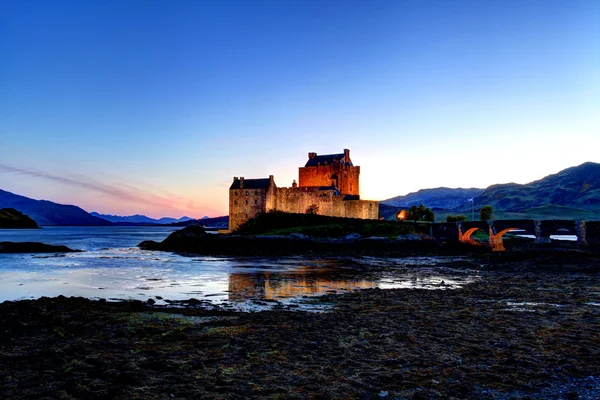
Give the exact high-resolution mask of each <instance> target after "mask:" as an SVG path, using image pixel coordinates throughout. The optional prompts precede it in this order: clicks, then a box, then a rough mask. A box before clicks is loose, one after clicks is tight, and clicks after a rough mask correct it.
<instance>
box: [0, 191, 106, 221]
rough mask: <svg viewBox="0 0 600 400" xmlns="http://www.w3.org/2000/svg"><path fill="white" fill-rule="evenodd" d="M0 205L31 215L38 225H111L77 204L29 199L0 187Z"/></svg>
mask: <svg viewBox="0 0 600 400" xmlns="http://www.w3.org/2000/svg"><path fill="white" fill-rule="evenodd" d="M0 207H2V208H14V209H16V210H19V211H20V212H22V213H24V214H27V215H28V216H29V217H31V219H33V220H34V221H35V222H37V223H38V225H70V226H78V225H82V226H83V225H88V226H95V225H98V226H103V225H112V224H111V223H110V222H109V221H106V220H104V219H102V218H97V217H94V216H92V215H90V214H88V213H87V212H85V211H84V210H82V209H81V208H79V207H77V206H71V205H64V204H58V203H53V202H51V201H48V200H35V199H30V198H29V197H25V196H20V195H18V194H14V193H10V192H7V191H5V190H1V189H0Z"/></svg>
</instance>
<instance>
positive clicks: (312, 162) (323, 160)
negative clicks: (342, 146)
mask: <svg viewBox="0 0 600 400" xmlns="http://www.w3.org/2000/svg"><path fill="white" fill-rule="evenodd" d="M345 156H346V155H345V154H344V153H340V154H323V155H314V156H313V157H312V158H309V159H308V161H307V162H306V165H305V167H316V166H318V165H325V164H333V163H334V162H341V163H344V164H347V165H349V166H351V167H353V165H352V161H350V162H346V160H345V159H344V157H345Z"/></svg>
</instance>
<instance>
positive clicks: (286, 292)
mask: <svg viewBox="0 0 600 400" xmlns="http://www.w3.org/2000/svg"><path fill="white" fill-rule="evenodd" d="M376 286H377V284H376V282H374V281H368V280H364V279H363V280H348V279H336V278H335V277H333V276H331V275H329V274H324V275H320V274H315V270H314V269H306V270H302V269H301V270H295V271H293V272H261V273H243V274H239V273H238V274H231V275H230V276H229V301H242V300H247V299H266V300H275V299H277V300H282V299H288V298H294V297H301V296H316V295H322V294H325V293H327V292H328V291H349V290H354V289H368V288H374V287H376Z"/></svg>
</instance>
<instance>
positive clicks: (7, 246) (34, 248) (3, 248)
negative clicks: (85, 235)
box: [0, 242, 81, 253]
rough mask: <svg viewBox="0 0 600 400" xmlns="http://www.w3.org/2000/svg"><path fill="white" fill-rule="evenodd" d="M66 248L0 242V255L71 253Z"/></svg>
mask: <svg viewBox="0 0 600 400" xmlns="http://www.w3.org/2000/svg"><path fill="white" fill-rule="evenodd" d="M79 251H81V250H73V249H70V248H68V247H67V246H52V245H49V244H44V243H39V242H0V253H73V252H79Z"/></svg>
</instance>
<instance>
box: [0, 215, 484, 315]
mask: <svg viewBox="0 0 600 400" xmlns="http://www.w3.org/2000/svg"><path fill="white" fill-rule="evenodd" d="M176 229H179V228H176V227H160V226H152V227H44V228H43V229H26V230H8V229H4V230H3V229H0V242H2V241H13V242H26V241H31V242H42V243H47V244H52V245H66V246H68V247H70V248H72V249H77V250H83V252H79V253H66V254H58V253H57V254H52V253H50V254H0V302H1V301H5V300H22V299H34V298H39V297H42V296H48V297H52V296H58V295H64V296H67V297H69V296H83V297H87V298H92V299H99V298H105V299H108V300H124V299H136V300H142V301H147V300H148V299H150V298H152V299H153V300H154V301H156V302H157V303H158V304H161V303H165V302H169V301H176V300H187V299H190V298H194V299H198V300H201V301H204V302H206V303H208V304H220V305H224V306H227V307H232V308H236V309H256V308H257V305H259V307H258V308H260V305H265V306H269V307H270V306H272V305H273V304H279V305H282V304H283V305H287V306H294V307H295V306H297V304H296V303H302V302H303V299H306V298H307V297H308V298H310V297H312V296H318V295H322V294H325V293H339V292H346V291H351V290H358V289H366V288H381V289H390V288H420V289H451V288H457V287H460V286H461V285H463V284H465V283H468V282H470V281H472V280H473V279H475V278H476V274H477V272H476V271H475V270H472V269H471V270H469V269H464V270H463V269H459V270H457V269H455V268H446V267H445V265H446V264H449V263H456V262H457V261H458V262H460V259H459V258H458V259H457V258H456V257H407V258H394V259H390V258H385V259H382V258H376V257H360V258H330V259H311V258H307V257H285V258H281V257H278V258H255V257H202V256H196V257H186V256H181V255H178V254H174V253H169V252H159V251H148V250H141V249H139V248H138V247H136V246H137V244H139V243H140V242H142V241H144V240H155V241H161V240H163V239H165V238H166V237H167V236H168V235H169V234H170V233H171V232H173V231H174V230H176ZM382 266H384V267H385V268H382ZM370 267H372V269H373V271H374V272H369V270H370V269H371V268H370Z"/></svg>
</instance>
